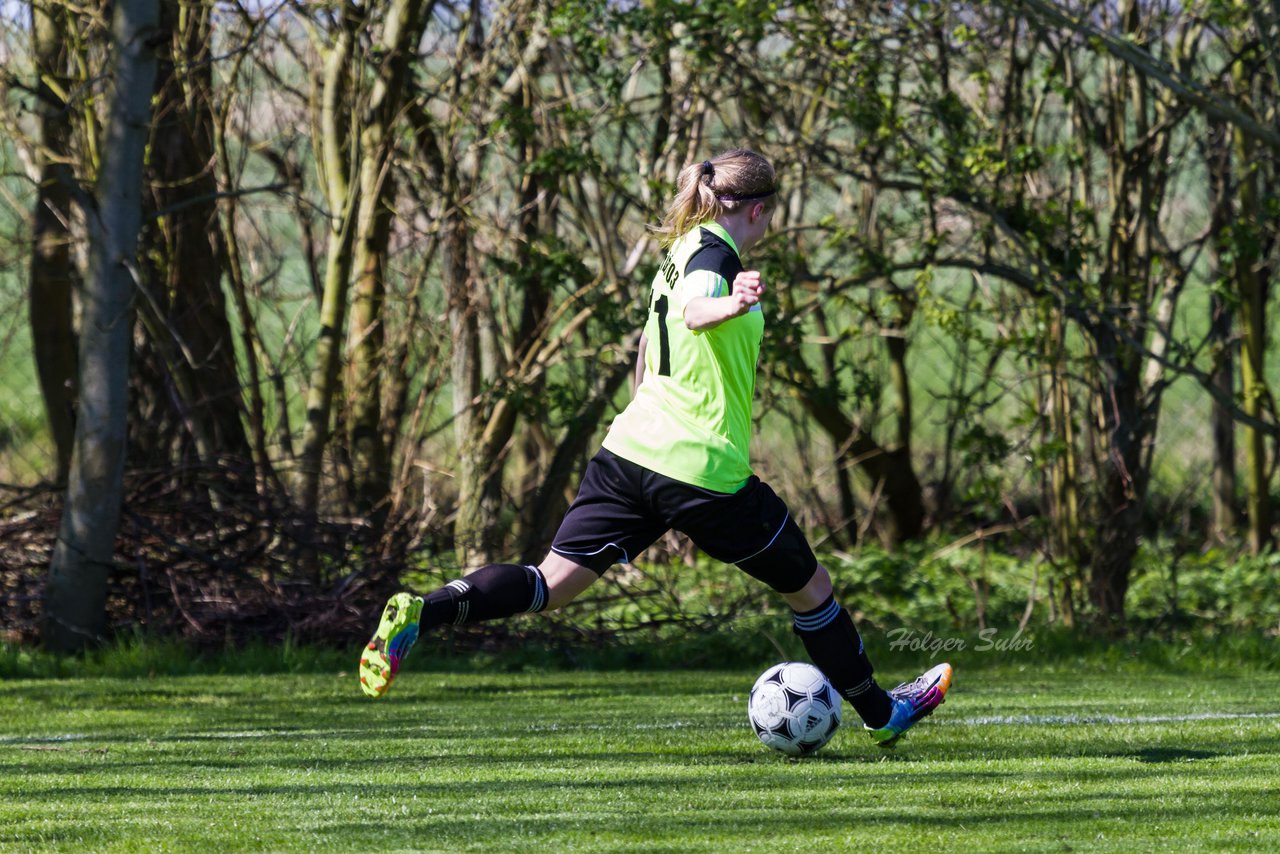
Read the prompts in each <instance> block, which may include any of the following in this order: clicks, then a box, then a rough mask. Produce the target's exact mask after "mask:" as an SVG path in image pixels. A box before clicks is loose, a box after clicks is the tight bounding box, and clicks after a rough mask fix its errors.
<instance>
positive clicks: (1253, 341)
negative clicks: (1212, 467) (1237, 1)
mask: <svg viewBox="0 0 1280 854" xmlns="http://www.w3.org/2000/svg"><path fill="white" fill-rule="evenodd" d="M1243 74H1244V71H1243V67H1242V65H1241V64H1240V63H1238V62H1237V64H1236V68H1235V78H1236V86H1237V88H1239V89H1245V88H1246V86H1247V84H1246V82H1245V81H1244V80H1243ZM1234 135H1235V143H1234V148H1235V150H1234V152H1233V153H1234V155H1235V158H1234V161H1235V164H1236V168H1237V169H1238V170H1239V173H1240V179H1239V180H1240V184H1239V194H1240V219H1241V220H1242V222H1240V223H1239V226H1240V227H1243V228H1244V229H1245V230H1246V231H1249V230H1250V229H1252V230H1260V229H1261V228H1262V223H1263V217H1264V216H1265V214H1264V213H1263V208H1262V200H1261V199H1260V198H1259V194H1258V178H1257V172H1256V171H1255V165H1254V164H1255V160H1254V158H1255V153H1256V150H1257V145H1256V143H1255V142H1254V140H1253V139H1251V138H1250V137H1249V136H1247V135H1246V134H1245V133H1244V132H1243V131H1242V130H1240V129H1239V128H1235V129H1234ZM1262 264H1263V259H1262V258H1261V257H1260V253H1259V252H1258V244H1257V241H1256V240H1255V239H1251V238H1250V237H1247V236H1246V237H1245V238H1244V239H1240V240H1237V241H1236V247H1235V268H1234V270H1233V271H1232V275H1233V278H1234V279H1235V285H1236V289H1237V293H1238V294H1239V297H1240V303H1239V305H1240V327H1241V333H1242V336H1243V340H1242V342H1241V348H1240V390H1241V393H1242V395H1243V397H1244V400H1243V406H1242V408H1243V409H1244V413H1245V415H1246V416H1248V417H1249V418H1252V419H1255V420H1259V419H1262V418H1263V417H1264V416H1265V407H1266V403H1267V399H1268V397H1269V392H1268V390H1267V379H1266V371H1265V367H1264V360H1265V359H1266V349H1267V340H1266V306H1267V282H1266V279H1265V278H1264V277H1263V275H1262V270H1261V267H1262ZM1243 430H1244V455H1245V507H1246V509H1247V510H1248V515H1249V548H1250V550H1252V552H1253V553H1254V554H1260V553H1262V551H1263V550H1264V549H1266V548H1268V547H1269V546H1270V545H1271V543H1272V536H1271V494H1270V484H1269V483H1268V478H1267V447H1266V436H1265V435H1264V434H1263V432H1262V431H1261V430H1258V429H1256V428H1255V427H1253V426H1251V425H1249V424H1245V425H1244V427H1243Z"/></svg>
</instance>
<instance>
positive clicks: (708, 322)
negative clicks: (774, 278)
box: [684, 270, 764, 332]
mask: <svg viewBox="0 0 1280 854" xmlns="http://www.w3.org/2000/svg"><path fill="white" fill-rule="evenodd" d="M722 281H723V280H722ZM763 293H764V283H763V282H761V281H760V272H759V271H758V270H744V271H742V272H741V273H739V274H738V275H737V276H735V277H734V279H733V286H732V288H731V289H730V291H729V293H728V295H726V296H722V297H694V298H693V299H691V300H689V302H687V303H686V304H685V307H684V325H685V326H687V327H689V329H690V331H693V332H706V331H707V330H709V329H715V328H716V327H717V326H719V325H720V324H722V323H724V322H725V321H726V320H732V319H733V318H735V317H741V316H742V315H744V314H746V313H747V312H748V311H750V310H751V306H753V305H755V304H756V303H758V302H760V296H761V295H762V294H763Z"/></svg>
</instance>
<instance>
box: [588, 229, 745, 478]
mask: <svg viewBox="0 0 1280 854" xmlns="http://www.w3.org/2000/svg"><path fill="white" fill-rule="evenodd" d="M742 269H743V267H742V262H741V260H740V259H739V258H738V247H737V246H736V245H735V244H734V242H733V238H732V237H730V236H729V233H728V232H726V231H725V230H724V228H722V227H721V226H720V225H719V224H717V223H715V222H709V223H704V224H702V225H701V226H698V227H696V228H693V229H691V230H690V231H689V232H688V233H686V234H684V235H683V236H682V237H680V238H679V239H677V240H676V242H675V243H674V244H673V245H672V246H671V249H670V251H669V252H668V254H667V257H666V260H665V261H664V262H663V264H662V266H661V267H660V268H659V270H658V273H657V275H656V276H654V279H653V295H652V297H651V299H650V302H649V318H648V320H647V322H646V323H645V328H644V331H645V336H646V337H647V338H648V342H649V343H648V346H647V348H646V350H645V360H644V380H643V381H642V382H641V383H640V386H639V388H638V389H637V390H636V394H635V397H634V398H633V399H632V400H631V403H630V404H629V405H628V406H627V408H626V409H624V410H623V411H622V412H621V413H620V414H619V415H618V417H617V418H616V419H614V421H613V425H612V426H611V427H610V428H609V433H608V435H607V436H606V437H605V440H604V447H605V448H607V449H608V450H610V451H611V452H613V453H615V454H617V455H618V456H619V457H622V458H623V459H626V460H630V461H631V462H633V463H636V464H637V465H641V466H644V467H645V468H647V469H650V470H652V471H656V472H658V473H659V474H664V475H666V476H667V477H670V478H674V479H675V480H679V481H681V482H683V483H689V484H693V485H694V486H700V487H703V488H704V489H711V490H714V491H716V492H737V491H738V490H739V489H740V488H742V486H743V485H744V484H745V483H746V481H747V479H748V478H749V477H751V463H750V457H749V448H750V444H751V405H752V399H753V398H754V396H755V386H756V363H757V361H758V359H759V356H760V343H761V341H762V340H763V338H764V313H763V312H762V311H761V309H760V305H759V304H756V305H753V306H752V307H751V310H750V311H749V312H747V313H746V314H743V315H741V316H739V317H735V318H732V319H730V320H726V321H725V322H723V323H721V324H720V325H718V326H716V327H714V328H712V329H708V330H705V331H702V332H693V331H691V330H690V329H689V328H688V327H687V326H685V325H684V309H685V306H686V305H687V304H688V303H689V301H690V300H692V299H694V298H696V297H721V296H728V295H729V293H730V290H731V288H732V286H733V280H734V277H735V276H737V274H738V273H739V272H741V271H742Z"/></svg>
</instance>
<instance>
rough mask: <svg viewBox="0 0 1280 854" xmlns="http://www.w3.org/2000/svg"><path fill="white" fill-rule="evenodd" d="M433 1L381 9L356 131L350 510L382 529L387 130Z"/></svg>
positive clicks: (389, 196) (405, 1)
mask: <svg viewBox="0 0 1280 854" xmlns="http://www.w3.org/2000/svg"><path fill="white" fill-rule="evenodd" d="M433 5H434V4H433V3H425V4H424V2H423V0H397V2H395V3H393V4H391V6H390V8H389V9H388V11H387V20H386V24H385V26H384V28H383V32H382V37H381V45H380V49H379V53H380V55H381V56H382V65H381V67H380V68H379V69H378V78H377V80H376V81H375V84H374V88H373V92H372V94H371V96H370V101H369V106H368V108H367V109H366V110H365V111H364V112H365V117H364V121H363V128H362V129H361V131H360V177H359V181H360V191H359V192H360V209H359V213H358V215H357V218H356V234H355V245H354V248H355V262H354V263H355V275H356V279H355V283H354V288H353V291H354V294H353V297H352V306H351V398H352V413H351V463H352V472H351V476H352V487H353V489H352V494H353V496H354V499H355V503H356V510H357V512H360V513H363V514H365V515H367V516H369V517H370V518H371V519H372V520H373V521H374V531H375V532H377V531H379V530H381V527H382V522H383V520H384V518H385V514H386V509H387V498H388V495H389V493H390V490H391V463H390V454H389V452H388V449H387V446H386V443H385V441H384V436H383V432H382V377H383V374H384V372H385V369H386V357H387V354H386V346H387V332H386V318H385V317H384V316H383V314H384V305H385V301H386V292H387V286H386V274H387V252H388V245H389V243H390V239H391V214H392V205H393V204H394V203H395V188H396V182H395V180H394V178H393V177H392V173H391V159H392V158H391V155H392V152H393V151H394V149H395V142H394V138H393V136H392V131H393V126H394V124H395V122H396V120H397V119H398V118H399V116H400V113H401V111H402V107H403V104H404V101H405V98H406V96H407V82H408V79H409V74H410V70H411V67H412V62H413V60H414V59H415V58H416V48H417V46H418V43H419V42H420V41H421V40H422V32H423V28H424V27H425V26H426V21H427V20H428V19H429V18H430V15H431V7H432V6H433Z"/></svg>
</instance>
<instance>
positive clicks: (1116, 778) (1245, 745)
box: [0, 662, 1280, 852]
mask: <svg viewBox="0 0 1280 854" xmlns="http://www.w3.org/2000/svg"><path fill="white" fill-rule="evenodd" d="M922 663H923V662H922ZM903 675H905V674H903ZM753 678H754V673H753V672H751V671H734V672H725V671H715V672H672V671H661V672H587V673H571V672H552V673H546V674H530V673H522V674H514V675H512V674H499V673H483V674H469V675H459V674H446V673H432V672H422V671H418V672H415V671H414V670H413V669H412V664H411V665H410V667H409V669H408V670H407V671H406V672H405V674H404V675H403V677H402V678H401V680H400V681H399V682H398V683H397V684H396V686H395V688H394V689H393V691H392V693H391V694H390V695H389V696H388V697H387V698H386V699H385V700H383V701H381V702H376V703H375V702H371V701H367V700H365V699H364V698H363V697H362V696H361V694H360V692H359V691H358V690H357V686H356V684H355V677H354V676H353V675H352V674H351V673H345V674H341V675H338V674H333V673H330V674H324V675H296V674H291V675H276V676H185V677H174V678H151V679H146V678H144V679H66V680H55V679H47V680H9V681H6V682H4V683H3V684H2V685H0V721H3V722H4V723H3V724H0V849H2V850H5V851H15V850H16V851H23V850H40V849H62V850H71V849H74V850H91V851H101V850H131V851H134V850H204V851H209V850H219V851H235V850H264V849H265V850H346V851H367V850H388V849H420V850H437V851H456V850H477V851H496V850H516V849H525V850H535V851H573V850H582V851H586V850H590V851H597V850H627V851H717V852H718V851H774V850H776V851H809V850H877V849H880V850H883V849H894V848H896V849H905V850H922V849H923V850H928V849H931V848H942V847H948V848H955V849H957V850H984V851H999V850H1048V851H1080V850H1118V851H1132V850H1148V849H1150V850H1155V849H1167V848H1171V847H1177V848H1180V849H1183V850H1196V849H1213V850H1223V849H1236V850H1267V849H1270V850H1275V849H1277V848H1280V703H1277V700H1278V699H1280V673H1276V672H1268V671H1264V670H1260V671H1256V672H1244V673H1241V672H1239V671H1207V672H1198V673H1195V674H1186V673H1179V674H1174V673H1170V672H1168V671H1166V670H1163V669H1161V668H1157V667H1154V666H1151V665H1143V664H1121V665H1114V664H1112V665H1101V664H1096V663H1090V662H1073V663H1071V664H1069V665H1067V664H1058V665H1028V664H1023V665H1021V666H1016V665H1014V664H1008V663H1003V664H996V665H993V666H988V667H982V668H971V669H970V670H969V671H968V672H966V671H965V670H964V669H958V670H957V677H956V684H955V687H954V688H953V691H952V695H951V699H950V700H949V701H948V702H947V704H946V705H945V706H943V707H942V709H941V710H940V711H939V712H938V714H936V715H935V716H934V717H933V718H931V719H930V720H929V721H926V722H925V723H924V724H922V725H921V726H920V727H918V728H917V730H916V731H914V732H913V733H912V734H911V735H910V736H909V737H908V738H907V739H905V740H904V742H903V744H902V746H901V747H899V748H898V749H897V750H896V751H893V752H884V751H881V750H879V749H878V748H875V747H873V746H872V745H871V744H870V743H869V742H868V741H867V740H866V739H865V737H864V736H863V734H862V733H861V732H859V731H858V728H857V727H856V726H853V725H850V721H849V720H848V718H846V726H845V728H844V729H842V730H841V731H840V732H839V733H837V734H836V737H835V739H834V740H833V742H832V743H831V744H830V745H828V747H827V748H825V749H824V750H823V751H822V752H820V753H819V754H817V755H816V756H814V757H811V758H808V759H804V760H790V759H787V758H785V757H783V756H781V755H778V754H773V753H770V752H767V751H766V750H765V749H764V748H763V747H761V746H760V745H759V744H758V743H757V742H756V741H755V738H754V736H753V735H752V733H751V731H750V729H749V728H748V726H747V724H746V722H745V715H744V708H745V704H746V692H747V690H748V689H749V687H750V685H751V682H752V680H753Z"/></svg>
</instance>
